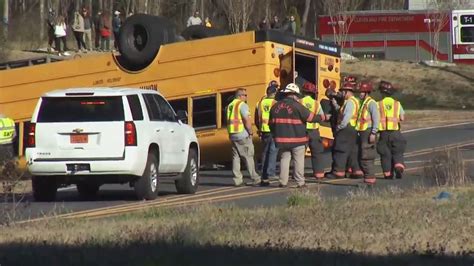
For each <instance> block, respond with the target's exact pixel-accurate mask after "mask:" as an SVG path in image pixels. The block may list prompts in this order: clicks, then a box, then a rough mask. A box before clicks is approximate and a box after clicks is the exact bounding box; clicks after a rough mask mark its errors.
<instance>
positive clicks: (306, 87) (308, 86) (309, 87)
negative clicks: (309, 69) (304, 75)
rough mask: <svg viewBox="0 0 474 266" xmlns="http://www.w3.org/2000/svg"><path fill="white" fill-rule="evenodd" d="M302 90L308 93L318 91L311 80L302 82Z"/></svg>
mask: <svg viewBox="0 0 474 266" xmlns="http://www.w3.org/2000/svg"><path fill="white" fill-rule="evenodd" d="M303 91H304V92H309V93H317V92H318V88H317V87H316V85H314V84H313V83H311V82H305V83H304V84H303Z"/></svg>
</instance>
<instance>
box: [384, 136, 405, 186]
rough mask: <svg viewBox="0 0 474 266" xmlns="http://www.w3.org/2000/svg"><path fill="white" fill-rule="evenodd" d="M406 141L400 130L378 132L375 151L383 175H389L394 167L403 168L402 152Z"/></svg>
mask: <svg viewBox="0 0 474 266" xmlns="http://www.w3.org/2000/svg"><path fill="white" fill-rule="evenodd" d="M406 145H407V141H406V140H405V138H404V137H403V135H402V133H401V132H400V130H385V131H381V132H380V139H379V142H378V143H377V152H378V153H379V154H380V162H381V164H382V170H383V174H384V176H386V177H388V176H391V175H392V173H393V170H394V168H395V167H401V168H405V165H404V161H403V153H404V152H405V148H406Z"/></svg>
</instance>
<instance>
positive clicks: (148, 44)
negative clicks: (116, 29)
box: [118, 14, 175, 66]
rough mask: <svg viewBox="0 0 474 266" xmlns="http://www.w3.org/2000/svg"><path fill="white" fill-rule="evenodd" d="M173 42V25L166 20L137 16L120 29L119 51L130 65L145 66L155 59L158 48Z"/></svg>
mask: <svg viewBox="0 0 474 266" xmlns="http://www.w3.org/2000/svg"><path fill="white" fill-rule="evenodd" d="M174 41H175V32H174V26H173V24H172V23H171V22H170V21H169V20H168V19H166V18H163V17H157V16H151V15H145V14H137V15H133V16H131V17H129V18H128V19H127V20H126V21H125V23H124V24H123V25H122V27H121V28H120V35H119V43H118V46H119V51H120V54H121V55H122V56H123V57H124V59H125V60H126V61H127V62H128V63H131V64H134V65H139V66H147V65H148V64H150V63H151V62H152V61H153V59H155V57H156V55H157V54H158V51H159V49H160V46H161V45H163V44H167V43H173V42H174Z"/></svg>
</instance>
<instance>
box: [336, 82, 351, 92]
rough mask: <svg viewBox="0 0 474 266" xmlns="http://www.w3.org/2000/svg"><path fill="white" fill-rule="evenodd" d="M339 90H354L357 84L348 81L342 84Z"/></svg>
mask: <svg viewBox="0 0 474 266" xmlns="http://www.w3.org/2000/svg"><path fill="white" fill-rule="evenodd" d="M339 90H341V91H342V90H347V91H354V90H355V84H354V83H352V82H349V81H346V82H344V83H343V84H342V87H341V88H340V89H339Z"/></svg>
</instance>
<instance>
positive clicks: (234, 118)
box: [226, 88, 261, 186]
mask: <svg viewBox="0 0 474 266" xmlns="http://www.w3.org/2000/svg"><path fill="white" fill-rule="evenodd" d="M246 102H247V90H245V89H244V88H238V89H237V90H236V91H235V96H234V100H232V102H231V103H230V104H229V105H228V106H227V107H226V113H227V132H228V133H229V139H230V141H231V142H232V173H233V174H234V185H235V186H241V185H243V175H242V172H241V171H240V158H243V159H244V161H245V163H246V165H247V170H248V171H249V174H250V178H251V179H252V181H251V182H249V183H247V185H252V186H258V185H260V183H261V178H260V176H259V175H258V173H257V172H256V171H255V161H254V157H253V156H254V146H253V142H252V136H253V132H252V121H251V120H250V112H249V106H248V105H247V103H246Z"/></svg>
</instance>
